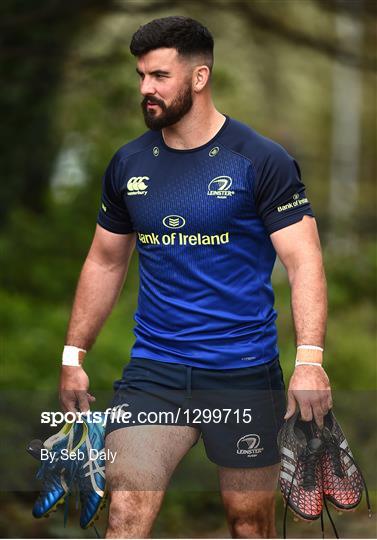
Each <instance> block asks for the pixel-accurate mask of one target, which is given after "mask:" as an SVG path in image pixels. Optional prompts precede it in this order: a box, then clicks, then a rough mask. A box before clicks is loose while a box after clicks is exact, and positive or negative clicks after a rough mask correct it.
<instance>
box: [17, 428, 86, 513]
mask: <svg viewBox="0 0 377 540" xmlns="http://www.w3.org/2000/svg"><path fill="white" fill-rule="evenodd" d="M82 435H83V430H82V428H81V434H80V432H79V430H74V429H73V424H72V423H67V424H65V425H64V426H63V427H62V429H61V430H60V431H59V432H58V433H56V434H55V435H52V436H51V437H49V438H48V439H47V440H46V441H45V442H44V443H42V441H38V440H34V441H32V442H31V443H30V444H29V446H28V448H27V450H28V452H29V453H30V454H31V455H32V456H33V457H35V458H37V459H39V460H41V461H42V466H41V468H40V469H39V471H38V473H37V478H38V479H39V480H42V488H41V492H40V494H39V496H38V498H37V500H36V501H35V503H34V506H33V510H32V514H33V516H34V517H35V518H41V517H48V515H49V514H50V513H51V512H53V511H55V510H56V508H57V507H58V506H59V504H62V503H63V502H64V499H65V498H66V496H67V495H68V494H69V492H70V488H71V486H72V483H73V480H74V477H75V473H76V469H77V461H76V459H69V454H70V452H74V451H75V450H77V448H78V447H79V446H81V445H82V443H83V439H82ZM42 458H43V459H42Z"/></svg>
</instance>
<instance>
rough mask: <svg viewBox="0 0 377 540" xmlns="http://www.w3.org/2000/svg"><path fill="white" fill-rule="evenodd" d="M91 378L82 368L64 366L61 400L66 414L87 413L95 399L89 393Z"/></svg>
mask: <svg viewBox="0 0 377 540" xmlns="http://www.w3.org/2000/svg"><path fill="white" fill-rule="evenodd" d="M88 389H89V377H88V375H87V374H86V373H85V371H84V369H83V368H82V367H81V366H80V367H79V366H77V367H76V366H62V367H61V371H60V385H59V399H60V404H61V406H62V409H63V411H64V412H68V411H70V412H77V411H78V410H80V411H81V412H87V411H89V409H90V405H89V403H91V402H93V401H95V399H96V398H95V397H94V396H92V395H91V394H89V393H88Z"/></svg>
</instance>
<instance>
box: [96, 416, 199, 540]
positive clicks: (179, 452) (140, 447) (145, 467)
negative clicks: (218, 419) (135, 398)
mask: <svg viewBox="0 0 377 540" xmlns="http://www.w3.org/2000/svg"><path fill="white" fill-rule="evenodd" d="M198 437H199V432H198V430H196V429H194V428H191V427H188V426H156V425H152V426H132V427H127V428H122V429H118V430H116V431H113V432H112V433H110V434H109V435H108V436H107V437H106V449H109V450H111V451H112V452H114V451H115V452H117V454H116V459H115V461H114V463H113V464H110V463H109V464H108V465H107V466H106V481H107V485H108V487H109V493H110V512H109V523H108V528H107V532H106V538H148V537H150V534H151V530H152V527H153V524H154V521H155V519H156V517H157V514H158V512H159V510H160V508H161V504H162V501H163V498H164V494H165V490H166V487H167V485H168V483H169V480H170V477H171V475H172V473H173V471H174V469H175V468H176V466H177V465H178V463H179V462H180V460H181V459H182V458H183V456H184V455H185V454H186V453H187V452H188V450H190V448H191V447H192V445H193V444H194V443H195V442H196V441H197V439H198Z"/></svg>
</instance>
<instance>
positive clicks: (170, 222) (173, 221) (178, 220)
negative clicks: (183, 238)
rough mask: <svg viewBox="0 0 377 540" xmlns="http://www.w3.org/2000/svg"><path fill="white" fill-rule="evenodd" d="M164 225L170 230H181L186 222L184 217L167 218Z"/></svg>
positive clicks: (163, 221)
mask: <svg viewBox="0 0 377 540" xmlns="http://www.w3.org/2000/svg"><path fill="white" fill-rule="evenodd" d="M162 223H163V224H164V225H165V227H167V228H168V229H181V228H182V227H183V226H184V225H185V223H186V220H185V218H183V217H182V216H174V215H172V216H166V217H164V219H163V220H162Z"/></svg>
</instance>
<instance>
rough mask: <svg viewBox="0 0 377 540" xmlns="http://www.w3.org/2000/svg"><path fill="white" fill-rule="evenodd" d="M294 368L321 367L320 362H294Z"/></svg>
mask: <svg viewBox="0 0 377 540" xmlns="http://www.w3.org/2000/svg"><path fill="white" fill-rule="evenodd" d="M295 366H319V367H322V364H321V363H320V362H296V364H295Z"/></svg>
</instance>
